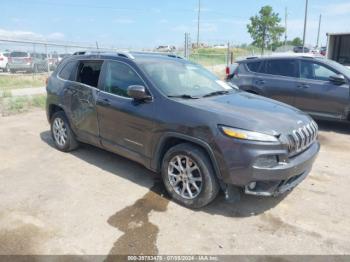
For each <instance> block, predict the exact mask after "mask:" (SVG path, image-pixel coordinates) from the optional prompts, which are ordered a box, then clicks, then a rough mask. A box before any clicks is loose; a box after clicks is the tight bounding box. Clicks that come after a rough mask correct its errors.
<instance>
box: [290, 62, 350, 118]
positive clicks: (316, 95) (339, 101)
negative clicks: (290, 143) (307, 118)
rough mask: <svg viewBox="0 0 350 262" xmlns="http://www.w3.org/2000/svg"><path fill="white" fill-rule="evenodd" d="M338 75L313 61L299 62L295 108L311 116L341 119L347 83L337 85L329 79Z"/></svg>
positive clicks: (347, 99)
mask: <svg viewBox="0 0 350 262" xmlns="http://www.w3.org/2000/svg"><path fill="white" fill-rule="evenodd" d="M335 74H338V72H336V71H335V70H333V69H332V68H330V67H328V66H326V65H324V64H321V63H318V62H314V61H307V60H301V62H300V81H299V83H298V91H297V92H296V98H295V106H296V107H297V108H299V109H301V110H303V111H306V112H308V113H310V114H311V115H315V116H320V117H331V118H337V119H339V118H342V117H343V116H344V112H345V109H346V108H347V107H348V105H349V103H350V101H349V83H346V84H342V85H337V84H335V83H332V82H331V81H329V77H330V76H332V75H335Z"/></svg>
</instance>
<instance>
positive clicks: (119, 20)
mask: <svg viewBox="0 0 350 262" xmlns="http://www.w3.org/2000/svg"><path fill="white" fill-rule="evenodd" d="M113 22H114V23H117V24H133V23H135V20H133V19H131V18H121V17H120V18H115V19H113Z"/></svg>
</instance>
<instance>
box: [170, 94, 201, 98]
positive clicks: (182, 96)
mask: <svg viewBox="0 0 350 262" xmlns="http://www.w3.org/2000/svg"><path fill="white" fill-rule="evenodd" d="M168 97H170V98H183V99H199V97H196V96H191V95H186V94H183V95H175V96H168Z"/></svg>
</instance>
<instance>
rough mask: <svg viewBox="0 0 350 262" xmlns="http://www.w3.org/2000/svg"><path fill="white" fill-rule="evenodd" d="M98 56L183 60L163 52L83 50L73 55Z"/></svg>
mask: <svg viewBox="0 0 350 262" xmlns="http://www.w3.org/2000/svg"><path fill="white" fill-rule="evenodd" d="M100 54H117V55H118V56H121V57H125V58H129V59H135V57H134V56H133V54H135V55H138V54H139V55H142V54H145V55H146V54H150V55H159V56H168V57H172V58H178V59H184V58H183V57H181V56H179V55H177V54H174V53H165V52H152V51H100V50H98V51H97V50H87V51H86V50H83V51H77V52H75V53H74V54H73V55H100Z"/></svg>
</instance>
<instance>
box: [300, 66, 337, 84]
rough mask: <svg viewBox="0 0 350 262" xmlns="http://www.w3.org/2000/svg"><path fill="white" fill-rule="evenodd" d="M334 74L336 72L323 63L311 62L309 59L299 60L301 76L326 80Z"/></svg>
mask: <svg viewBox="0 0 350 262" xmlns="http://www.w3.org/2000/svg"><path fill="white" fill-rule="evenodd" d="M335 74H336V72H334V71H333V70H331V69H329V68H327V67H325V66H323V65H320V64H317V63H313V62H311V61H301V66H300V77H301V78H304V79H313V80H321V81H328V79H329V77H330V76H332V75H335Z"/></svg>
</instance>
